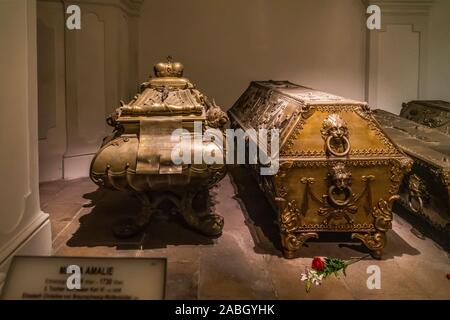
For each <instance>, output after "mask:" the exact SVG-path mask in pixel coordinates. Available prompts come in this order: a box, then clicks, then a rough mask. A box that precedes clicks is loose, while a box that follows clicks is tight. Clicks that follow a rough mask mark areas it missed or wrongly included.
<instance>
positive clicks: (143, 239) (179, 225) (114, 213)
mask: <svg viewBox="0 0 450 320" xmlns="http://www.w3.org/2000/svg"><path fill="white" fill-rule="evenodd" d="M83 197H84V198H85V199H89V200H91V203H90V204H88V205H85V206H84V207H86V208H92V210H91V211H90V212H89V213H87V214H85V215H83V216H82V217H81V218H80V219H79V223H80V227H79V228H78V230H77V231H76V232H75V233H74V234H73V236H72V238H70V240H69V241H68V242H67V245H68V246H69V247H95V246H106V247H117V249H119V250H136V249H158V248H165V247H167V246H168V245H210V244H213V243H214V239H213V238H210V237H206V236H203V235H201V234H199V233H197V232H195V231H194V230H192V229H190V228H189V226H187V224H186V223H185V222H184V220H183V218H182V217H181V216H180V215H179V214H173V213H158V214H155V215H153V216H152V219H151V221H150V223H149V225H148V226H147V228H146V229H145V231H144V232H142V233H140V234H137V235H135V236H133V237H131V238H128V239H119V238H117V237H115V236H114V234H113V232H112V227H113V224H114V223H115V222H116V221H117V220H118V219H120V218H126V217H133V216H135V215H136V214H137V213H138V212H139V210H140V203H139V201H138V200H137V199H136V198H134V197H132V196H130V195H127V194H125V193H123V192H119V191H110V190H104V189H97V190H96V191H95V192H91V193H87V194H85V195H83Z"/></svg>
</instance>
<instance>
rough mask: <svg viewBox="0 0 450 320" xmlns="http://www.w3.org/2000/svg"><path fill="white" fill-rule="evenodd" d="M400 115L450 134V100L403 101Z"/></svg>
mask: <svg viewBox="0 0 450 320" xmlns="http://www.w3.org/2000/svg"><path fill="white" fill-rule="evenodd" d="M400 116H401V117H403V118H406V119H408V120H412V121H414V122H417V123H420V124H423V125H426V126H428V127H431V128H436V129H438V130H440V131H442V132H444V133H446V134H450V102H447V101H442V100H414V101H410V102H408V103H403V105H402V110H401V112H400Z"/></svg>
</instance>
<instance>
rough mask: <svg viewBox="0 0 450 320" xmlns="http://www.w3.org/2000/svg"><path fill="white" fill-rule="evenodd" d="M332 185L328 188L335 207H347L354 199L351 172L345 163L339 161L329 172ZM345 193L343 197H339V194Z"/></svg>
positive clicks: (330, 199) (331, 202) (329, 197)
mask: <svg viewBox="0 0 450 320" xmlns="http://www.w3.org/2000/svg"><path fill="white" fill-rule="evenodd" d="M328 178H329V182H330V186H329V188H328V200H329V201H330V204H331V205H332V206H333V207H335V208H342V207H345V206H346V205H348V204H349V203H350V201H351V200H352V199H353V192H352V189H351V187H350V185H351V178H352V174H351V172H350V171H349V170H348V169H347V168H346V167H345V165H344V163H341V162H340V163H337V164H335V165H334V166H333V167H332V168H330V172H329V174H328ZM341 194H342V195H343V199H338V198H337V196H338V195H341Z"/></svg>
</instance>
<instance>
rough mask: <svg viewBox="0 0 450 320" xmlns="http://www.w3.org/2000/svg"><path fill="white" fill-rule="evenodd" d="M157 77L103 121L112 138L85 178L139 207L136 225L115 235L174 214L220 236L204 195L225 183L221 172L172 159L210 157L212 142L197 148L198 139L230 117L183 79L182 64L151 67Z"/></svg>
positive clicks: (123, 226) (124, 224)
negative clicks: (122, 194)
mask: <svg viewBox="0 0 450 320" xmlns="http://www.w3.org/2000/svg"><path fill="white" fill-rule="evenodd" d="M154 72H155V77H154V78H151V79H150V80H149V81H148V82H145V83H143V84H142V85H141V92H140V93H138V94H137V95H136V96H135V97H134V98H133V99H132V100H131V101H130V102H129V103H127V104H125V103H123V102H122V103H121V106H120V107H119V108H118V109H116V112H115V113H114V114H113V115H111V116H110V117H109V118H108V119H107V123H108V124H109V125H111V126H112V127H113V128H114V131H113V133H112V135H111V136H109V137H107V138H105V140H104V142H103V145H102V147H101V148H100V150H99V151H98V152H97V154H96V155H95V157H94V159H93V160H92V164H91V168H90V177H91V179H92V180H93V181H94V182H95V183H96V184H98V185H99V186H102V187H106V188H112V189H117V190H121V191H124V192H129V193H131V194H132V195H135V196H136V197H137V198H138V199H139V200H140V201H141V202H142V210H141V213H140V214H139V215H138V216H137V217H136V218H135V219H131V220H130V219H127V220H125V221H120V222H119V223H118V224H117V225H116V227H115V228H114V231H115V234H116V235H118V236H121V237H127V236H131V235H133V234H135V233H136V232H138V231H140V230H141V229H142V228H143V227H144V226H145V225H146V224H147V223H148V221H149V219H150V216H151V215H152V213H154V212H155V211H157V210H162V209H164V210H166V211H167V210H175V211H178V212H179V213H181V214H182V215H183V217H184V218H185V220H186V222H187V223H188V224H189V225H190V226H192V227H193V228H195V229H197V230H199V231H200V232H202V233H204V234H207V235H213V236H215V235H219V234H220V233H221V231H222V228H223V223H224V221H223V218H222V217H221V216H220V215H218V214H215V213H212V212H210V208H209V205H208V199H209V188H210V187H212V186H213V185H214V184H215V183H217V182H218V181H219V180H220V179H222V178H223V177H224V175H225V172H226V171H225V165H224V164H223V162H222V164H221V163H220V161H219V162H218V163H214V164H207V163H205V162H204V161H203V160H202V158H201V159H200V162H199V161H197V162H195V161H192V162H189V161H186V162H178V161H174V152H175V153H176V152H178V153H182V152H183V150H188V152H189V153H191V154H190V155H189V156H188V158H189V159H191V158H192V156H193V155H194V154H203V153H204V152H208V151H209V150H211V149H213V150H215V142H214V141H212V140H211V141H203V140H201V139H200V141H199V140H198V139H196V138H195V136H196V132H197V131H199V132H200V135H201V134H202V132H203V131H204V130H206V129H207V128H216V129H217V128H218V129H220V130H221V129H223V126H224V125H225V124H226V123H227V121H228V118H227V115H226V114H225V113H224V112H223V111H221V109H220V108H219V107H218V106H217V105H216V104H215V103H214V101H210V100H209V99H208V98H207V97H206V96H205V95H203V94H202V93H200V91H198V90H197V89H196V88H195V86H194V85H193V84H192V83H191V82H190V81H189V80H188V79H187V78H183V66H182V65H181V64H180V63H178V62H172V61H171V60H170V59H169V60H168V62H167V63H158V64H157V65H155V67H154ZM196 130H197V131H196ZM220 130H219V132H220V134H221V131H220ZM175 132H178V134H175ZM194 138H195V141H194ZM218 140H220V139H218ZM183 144H185V145H186V146H187V148H184V147H183ZM180 145H181V147H180ZM219 147H222V146H219ZM176 159H178V158H176ZM168 204H169V205H168Z"/></svg>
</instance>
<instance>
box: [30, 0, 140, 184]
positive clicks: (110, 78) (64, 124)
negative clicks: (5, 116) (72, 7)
mask: <svg viewBox="0 0 450 320" xmlns="http://www.w3.org/2000/svg"><path fill="white" fill-rule="evenodd" d="M69 4H77V5H79V6H80V9H81V30H69V29H67V28H66V27H65V21H66V18H67V17H68V15H67V14H66V13H65V11H66V10H65V7H66V6H67V5H69ZM139 5H140V2H139V0H102V1H93V0H73V1H70V2H64V3H63V2H62V1H60V0H40V1H38V12H37V14H38V36H39V39H38V41H39V45H38V49H39V50H38V61H39V62H40V64H39V138H40V141H39V160H40V181H50V180H57V179H62V178H64V179H75V178H79V177H87V176H88V175H89V166H90V162H91V159H92V158H93V156H94V154H95V153H96V152H97V150H98V149H99V147H100V145H101V142H102V139H103V138H104V137H105V136H106V135H108V134H110V133H111V131H112V128H111V127H108V126H107V125H106V122H105V119H106V117H107V116H108V115H109V114H110V113H112V112H113V111H114V109H115V108H117V107H118V106H119V102H120V100H121V99H124V100H127V99H130V98H131V96H132V95H134V94H135V92H136V89H137V88H138V84H139V81H138V43H137V41H138V38H137V33H138V30H137V15H138V13H139Z"/></svg>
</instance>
